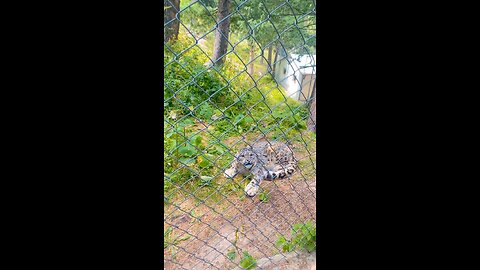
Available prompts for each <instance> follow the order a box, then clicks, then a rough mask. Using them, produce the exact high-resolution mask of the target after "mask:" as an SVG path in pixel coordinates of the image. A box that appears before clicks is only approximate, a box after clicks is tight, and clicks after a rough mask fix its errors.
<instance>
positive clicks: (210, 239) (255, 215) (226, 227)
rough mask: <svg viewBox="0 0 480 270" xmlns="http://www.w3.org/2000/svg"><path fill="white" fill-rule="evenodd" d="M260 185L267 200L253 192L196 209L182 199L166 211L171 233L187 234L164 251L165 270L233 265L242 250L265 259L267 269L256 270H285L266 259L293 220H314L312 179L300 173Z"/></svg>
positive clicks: (313, 186) (274, 250)
mask: <svg viewBox="0 0 480 270" xmlns="http://www.w3.org/2000/svg"><path fill="white" fill-rule="evenodd" d="M262 187H263V188H264V189H265V190H268V191H269V194H270V198H269V200H268V201H267V202H262V201H260V199H259V196H258V195H257V196H255V197H253V198H244V199H243V200H242V199H241V198H226V199H225V200H223V201H222V202H220V203H219V204H217V205H215V206H211V205H210V206H209V205H206V204H200V205H198V206H197V207H196V206H195V203H193V202H192V201H191V200H189V199H187V200H186V201H185V202H184V203H182V204H180V205H179V206H178V208H176V207H174V206H171V207H170V208H169V209H166V216H167V219H166V220H165V222H166V223H167V224H166V225H169V226H171V227H173V228H174V229H173V231H174V232H175V233H174V237H175V238H176V237H179V238H182V237H184V236H190V238H189V239H187V240H185V241H181V242H178V243H177V244H176V247H177V248H173V249H172V248H167V249H164V255H165V261H164V265H165V269H189V270H190V269H193V270H194V269H199V270H204V269H233V268H235V267H236V266H238V263H239V261H240V257H241V256H239V253H240V254H243V251H247V252H248V253H249V254H251V255H252V256H253V257H254V258H255V259H257V261H258V262H261V261H260V260H261V259H262V258H264V261H265V260H266V261H267V262H269V263H270V266H269V267H261V268H260V267H258V268H257V269H286V268H278V267H279V265H278V264H279V263H278V262H275V260H273V259H269V257H272V256H274V255H276V254H280V253H281V252H280V250H279V249H278V248H277V247H276V246H275V241H276V240H277V239H278V234H283V235H286V236H287V238H288V236H290V231H291V227H292V225H293V224H295V223H303V222H305V221H307V220H314V221H315V220H316V205H315V197H316V193H315V191H316V181H315V180H310V181H305V180H304V179H303V178H302V177H301V176H300V177H297V179H293V178H292V179H283V180H277V181H264V182H263V183H262ZM192 209H195V216H199V215H201V217H200V218H199V219H196V218H194V217H192V215H190V214H189V213H191V210H192ZM233 250H234V251H236V253H237V256H236V258H235V259H234V260H233V262H232V261H231V260H230V259H229V258H228V257H227V254H228V253H229V252H230V251H233ZM173 255H174V256H173ZM279 256H281V257H282V256H285V255H283V254H280V255H279ZM173 257H174V258H173ZM277 257H278V256H277ZM285 258H286V257H285ZM259 266H260V265H259ZM291 269H294V268H291ZM302 269H306V268H302Z"/></svg>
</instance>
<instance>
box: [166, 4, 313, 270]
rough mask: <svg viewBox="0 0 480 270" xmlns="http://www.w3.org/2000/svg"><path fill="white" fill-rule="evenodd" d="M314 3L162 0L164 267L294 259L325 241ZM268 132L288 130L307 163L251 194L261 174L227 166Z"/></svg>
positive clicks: (279, 135) (298, 156) (270, 138)
mask: <svg viewBox="0 0 480 270" xmlns="http://www.w3.org/2000/svg"><path fill="white" fill-rule="evenodd" d="M315 14H316V4H315V1H304V0H290V1H288V0H287V1H278V0H243V1H242V0H237V1H235V0H218V1H217V0H194V1H186V0H182V1H180V0H164V79H165V81H164V97H165V99H164V108H165V110H164V130H165V133H164V157H165V158H164V170H165V173H164V209H165V212H164V265H165V269H202V270H203V269H253V268H255V267H256V268H259V269H286V263H287V258H288V256H289V254H298V255H301V254H304V252H305V251H306V252H312V251H314V250H315V249H316V232H315V231H316V229H315V227H316V215H315V214H316V206H315V199H316V194H315V190H316V165H315V160H316V134H315V127H316V121H315V115H316V102H315V98H316V56H315V52H316V45H315V37H316V32H315V30H316V18H315ZM260 141H266V142H267V143H268V144H271V143H272V142H274V141H281V142H285V143H286V144H285V145H286V147H287V148H288V149H289V150H290V151H292V152H293V153H294V155H295V160H296V162H297V164H298V165H297V171H296V172H295V173H294V174H293V175H288V176H287V177H286V178H284V179H276V180H273V181H263V182H261V184H260V190H259V191H258V192H257V193H256V195H255V196H254V197H250V196H247V195H246V194H245V186H246V185H247V184H248V183H249V181H250V179H251V176H249V175H247V176H244V177H241V176H237V177H235V178H228V177H225V175H224V172H225V170H227V169H228V168H229V167H230V166H231V164H232V162H233V161H234V159H236V158H237V157H235V154H236V153H237V151H238V150H240V149H242V148H244V147H247V146H251V147H253V145H254V144H255V143H257V142H260ZM275 154H277V153H275ZM283 169H285V168H283ZM290 267H292V266H290ZM302 267H304V266H302ZM289 269H295V268H289ZM298 269H307V268H298Z"/></svg>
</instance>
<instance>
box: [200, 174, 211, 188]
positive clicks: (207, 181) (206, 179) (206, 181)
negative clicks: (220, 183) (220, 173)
mask: <svg viewBox="0 0 480 270" xmlns="http://www.w3.org/2000/svg"><path fill="white" fill-rule="evenodd" d="M212 179H213V177H211V176H203V175H202V176H200V186H201V187H203V186H212Z"/></svg>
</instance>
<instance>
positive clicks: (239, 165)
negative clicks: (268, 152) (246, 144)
mask: <svg viewBox="0 0 480 270" xmlns="http://www.w3.org/2000/svg"><path fill="white" fill-rule="evenodd" d="M256 163H257V155H256V154H255V153H254V152H253V151H252V150H251V149H250V148H243V149H241V150H240V151H238V152H237V154H235V157H234V159H233V162H232V165H231V166H230V168H229V169H228V170H226V171H225V177H228V178H233V177H235V176H236V175H237V174H244V173H246V172H248V171H250V170H251V169H252V168H253V166H254V165H255V164H256Z"/></svg>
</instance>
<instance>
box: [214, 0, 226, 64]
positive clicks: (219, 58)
mask: <svg viewBox="0 0 480 270" xmlns="http://www.w3.org/2000/svg"><path fill="white" fill-rule="evenodd" d="M229 9H230V0H218V16H217V22H218V28H217V31H216V32H215V44H214V46H213V55H212V60H213V62H214V63H213V64H214V65H216V66H221V65H223V62H224V61H225V54H226V53H227V48H228V34H229V32H230V17H228V18H226V17H227V16H228V15H229V13H230V12H229ZM225 18H226V19H225Z"/></svg>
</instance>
